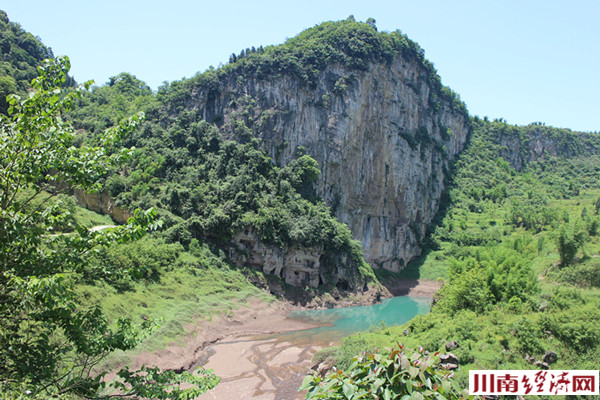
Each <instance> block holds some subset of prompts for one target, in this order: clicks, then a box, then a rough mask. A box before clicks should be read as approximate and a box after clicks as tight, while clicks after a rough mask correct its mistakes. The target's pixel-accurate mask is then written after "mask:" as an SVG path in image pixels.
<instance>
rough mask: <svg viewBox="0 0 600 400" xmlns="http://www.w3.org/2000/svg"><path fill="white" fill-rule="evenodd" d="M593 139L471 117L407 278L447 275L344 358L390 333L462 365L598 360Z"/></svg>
mask: <svg viewBox="0 0 600 400" xmlns="http://www.w3.org/2000/svg"><path fill="white" fill-rule="evenodd" d="M599 149H600V138H599V137H598V136H596V135H590V134H584V133H574V132H571V131H569V130H566V129H556V128H551V127H546V126H543V125H540V124H533V125H528V126H514V125H509V124H507V123H506V122H504V121H494V122H490V121H487V120H481V119H478V118H475V119H474V132H473V136H472V137H471V141H470V143H469V146H468V148H467V149H466V150H465V151H464V152H463V153H462V154H461V156H460V158H459V160H458V162H457V164H456V166H455V170H454V173H453V179H452V184H451V186H450V191H449V194H448V197H447V203H446V207H447V208H446V210H445V212H444V213H443V215H441V218H440V220H439V222H438V223H437V224H436V225H434V226H432V233H431V235H430V237H429V250H428V251H427V253H426V254H425V255H424V256H423V257H421V259H419V260H418V261H417V262H415V263H414V264H412V265H410V266H409V267H408V269H407V270H406V271H404V273H403V274H404V276H408V277H415V276H418V277H421V278H427V279H440V278H442V279H444V281H445V284H444V287H443V288H442V290H441V291H440V292H438V294H437V296H436V298H435V304H434V305H433V307H432V310H431V312H430V313H429V314H426V315H422V316H418V317H416V318H415V319H413V320H412V321H411V322H409V323H407V324H405V325H402V326H394V327H379V328H378V329H374V330H372V331H371V332H370V333H364V334H359V335H356V336H353V337H349V338H348V339H346V340H345V342H344V343H343V344H342V346H341V347H340V348H334V349H329V350H326V351H323V352H322V353H321V354H320V355H319V356H318V357H319V359H320V360H326V359H328V360H329V361H328V362H329V363H332V362H333V360H336V362H338V363H340V364H338V365H339V366H340V367H341V368H344V367H347V366H348V365H349V362H350V359H351V357H352V356H353V355H354V354H355V353H356V352H360V351H362V350H369V349H372V347H373V346H375V347H378V348H382V347H386V346H388V347H390V346H393V345H395V344H396V343H405V344H406V345H407V346H411V347H415V348H416V347H418V346H424V347H425V349H427V350H429V351H431V352H434V351H438V350H439V351H441V352H442V353H448V352H451V353H452V354H454V355H455V356H456V359H453V360H454V361H451V362H455V363H456V364H457V365H456V366H455V367H458V369H457V370H456V371H455V373H456V376H457V378H458V379H459V382H460V384H461V385H462V386H465V385H467V383H468V370H469V369H548V368H550V369H573V368H574V369H595V368H597V366H598V362H597V354H598V351H600V340H599V339H598V338H600V311H599V310H600V297H599V294H600V261H598V260H599V258H598V257H599V253H600V237H599V231H598V227H599V223H600V215H599V211H600V156H599Z"/></svg>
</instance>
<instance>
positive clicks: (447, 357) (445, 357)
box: [440, 353, 458, 368]
mask: <svg viewBox="0 0 600 400" xmlns="http://www.w3.org/2000/svg"><path fill="white" fill-rule="evenodd" d="M440 364H442V365H445V364H456V365H457V368H458V357H456V356H455V355H454V354H452V353H446V354H442V355H440ZM446 368H448V367H446Z"/></svg>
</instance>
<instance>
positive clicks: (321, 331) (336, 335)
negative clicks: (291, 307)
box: [278, 296, 431, 342]
mask: <svg viewBox="0 0 600 400" xmlns="http://www.w3.org/2000/svg"><path fill="white" fill-rule="evenodd" d="M430 308H431V298H419V297H406V296H402V297H393V298H391V299H385V300H383V301H382V302H381V303H379V304H374V305H371V306H363V307H344V308H334V309H327V310H304V311H294V312H292V313H290V315H289V316H288V317H289V318H292V319H300V320H304V321H309V322H314V323H317V324H322V325H327V326H322V327H319V328H313V329H307V330H303V331H296V332H289V333H284V334H281V335H278V336H280V337H282V338H283V337H285V338H287V339H289V340H298V339H299V338H302V339H305V340H308V341H310V342H331V341H339V340H340V339H342V338H344V337H346V336H348V335H351V334H353V333H355V332H360V331H365V330H368V329H369V328H370V327H371V326H373V325H379V324H381V323H385V324H386V325H389V326H391V325H401V324H403V323H405V322H408V321H410V320H411V319H412V318H413V317H415V316H416V315H418V314H424V313H427V312H428V311H429V309H430Z"/></svg>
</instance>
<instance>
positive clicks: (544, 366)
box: [533, 361, 549, 369]
mask: <svg viewBox="0 0 600 400" xmlns="http://www.w3.org/2000/svg"><path fill="white" fill-rule="evenodd" d="M533 365H535V366H536V367H538V368H540V369H548V368H549V366H548V363H546V362H543V361H536V362H535V363H534V364H533Z"/></svg>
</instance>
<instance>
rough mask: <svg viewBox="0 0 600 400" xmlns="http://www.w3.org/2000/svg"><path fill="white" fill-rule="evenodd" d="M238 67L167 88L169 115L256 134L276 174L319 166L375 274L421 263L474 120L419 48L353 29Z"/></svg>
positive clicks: (308, 35)
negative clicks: (301, 157) (296, 163)
mask: <svg viewBox="0 0 600 400" xmlns="http://www.w3.org/2000/svg"><path fill="white" fill-rule="evenodd" d="M232 61H233V62H232V63H231V64H229V65H227V66H225V67H224V68H222V69H220V70H218V71H209V72H207V73H205V74H203V75H200V76H197V77H195V78H192V79H191V80H188V81H184V82H180V83H176V84H174V85H172V86H171V88H169V89H168V90H167V91H166V93H163V98H164V99H165V100H166V104H167V106H168V112H169V113H170V114H172V115H178V114H179V113H180V112H181V111H182V110H184V109H185V110H191V111H193V112H194V113H195V114H196V115H198V116H199V117H200V118H202V119H204V120H206V121H212V122H215V123H216V124H217V125H218V126H219V127H220V130H221V132H222V134H223V135H225V136H226V137H228V138H233V139H236V140H238V141H240V142H245V141H246V140H248V139H249V138H250V137H257V138H259V139H260V143H261V147H262V148H263V149H264V150H265V151H266V152H267V154H269V155H270V156H271V158H273V159H274V160H275V162H276V163H277V164H278V165H286V164H288V163H289V162H290V161H291V160H293V159H294V158H295V157H296V156H297V155H298V151H301V152H306V153H307V154H309V155H310V156H312V157H313V158H315V159H316V160H317V162H318V164H319V167H320V169H321V171H322V173H321V175H320V177H319V179H318V182H317V192H318V195H319V196H320V197H321V198H322V199H324V200H325V201H326V202H327V204H328V205H330V206H331V207H332V208H333V209H334V210H335V215H336V216H337V217H338V218H339V219H340V220H341V221H342V222H345V223H346V224H348V226H349V227H350V229H351V231H352V234H353V237H354V238H355V239H358V240H359V241H360V242H361V243H362V244H363V248H364V251H365V257H366V259H367V261H368V262H370V263H371V264H372V265H373V266H377V267H383V268H386V269H389V270H393V271H398V270H401V269H402V268H404V266H405V265H406V263H407V262H408V261H410V260H411V259H412V258H414V257H415V256H416V255H418V254H420V251H421V249H420V247H419V241H420V239H421V238H422V237H423V235H424V233H425V229H426V227H427V225H428V224H429V223H430V222H431V221H432V219H433V217H434V215H435V214H436V213H437V211H438V209H439V202H440V197H441V194H442V191H443V190H444V187H445V179H446V178H447V174H448V168H449V166H450V163H451V162H452V160H453V159H454V157H455V156H456V155H457V154H458V153H459V152H460V151H461V150H462V148H463V147H464V144H465V142H466V140H467V137H468V133H469V123H470V122H469V118H468V115H467V112H466V109H465V107H464V104H462V103H461V102H460V101H459V100H458V98H457V96H456V95H455V94H453V93H452V92H451V91H449V90H448V89H447V88H444V87H442V86H441V84H440V80H439V77H438V76H437V75H436V73H435V70H434V69H433V67H432V66H431V64H430V63H429V62H427V61H426V60H425V59H424V57H423V51H422V50H421V49H420V48H419V47H418V45H416V44H415V43H414V42H411V41H410V40H408V39H407V38H406V37H405V36H404V35H402V34H401V33H399V32H394V33H378V32H377V31H376V28H375V27H374V26H373V25H372V24H365V23H360V22H355V21H353V20H346V21H340V22H335V23H333V22H328V23H324V24H321V25H318V26H316V27H314V28H311V29H308V30H307V31H305V32H303V33H301V34H300V35H298V36H297V37H295V38H293V39H290V40H288V41H287V42H286V43H285V44H284V45H281V46H277V47H271V48H266V49H264V50H263V49H259V50H255V51H251V50H248V51H245V52H242V54H241V55H240V56H239V57H238V56H232Z"/></svg>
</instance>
